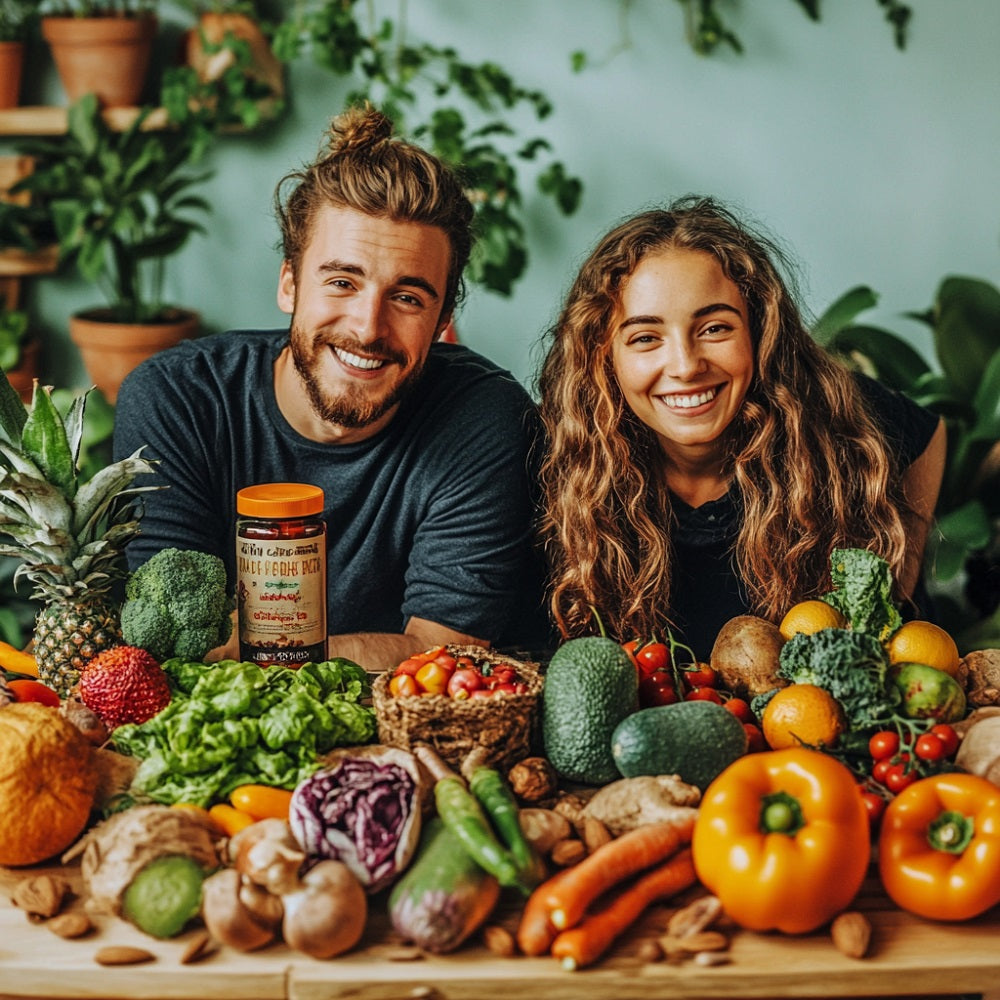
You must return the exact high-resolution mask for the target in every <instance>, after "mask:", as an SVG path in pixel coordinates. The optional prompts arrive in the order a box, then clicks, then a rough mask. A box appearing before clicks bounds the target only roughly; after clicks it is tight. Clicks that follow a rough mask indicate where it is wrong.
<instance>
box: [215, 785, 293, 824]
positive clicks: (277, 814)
mask: <svg viewBox="0 0 1000 1000" xmlns="http://www.w3.org/2000/svg"><path fill="white" fill-rule="evenodd" d="M229 801H230V802H231V803H232V804H233V806H234V807H235V808H236V809H239V810H240V811H241V812H245V813H249V814H250V815H251V816H253V818H254V819H288V807H289V805H290V804H291V801H292V793H291V792H290V791H288V790H287V789H286V788H274V787H272V786H271V785H240V786H239V787H238V788H234V789H233V790H232V791H231V792H230V793H229Z"/></svg>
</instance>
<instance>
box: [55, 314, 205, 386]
mask: <svg viewBox="0 0 1000 1000" xmlns="http://www.w3.org/2000/svg"><path fill="white" fill-rule="evenodd" d="M110 314H111V311H110V310H109V309H90V310H88V311H87V312H83V313H77V314H76V315H75V316H72V317H71V318H70V321H69V335H70V338H71V339H72V341H73V343H74V344H76V346H77V347H78V348H79V349H80V357H81V358H82V359H83V366H84V368H86V369H87V374H88V375H89V376H90V380H91V381H92V382H93V383H94V385H96V386H97V388H98V389H100V390H101V392H102V393H103V394H104V398H105V399H107V401H108V402H109V403H114V401H115V400H116V399H117V398H118V389H119V387H120V386H121V384H122V380H123V379H124V378H125V376H126V375H128V373H129V372H130V371H132V369H133V368H135V367H136V365H138V364H140V363H141V362H143V361H145V360H146V358H151V357H152V356H153V355H154V354H157V353H158V352H160V351H163V350H166V349H167V348H168V347H173V346H175V345H176V344H179V343H180V342H181V341H182V340H190V339H191V338H192V337H196V336H197V335H198V330H199V325H200V322H201V317H200V316H199V315H198V313H196V312H191V311H189V310H187V309H174V310H172V315H173V317H174V319H173V320H168V321H167V322H164V323H116V322H114V321H113V320H112V319H110Z"/></svg>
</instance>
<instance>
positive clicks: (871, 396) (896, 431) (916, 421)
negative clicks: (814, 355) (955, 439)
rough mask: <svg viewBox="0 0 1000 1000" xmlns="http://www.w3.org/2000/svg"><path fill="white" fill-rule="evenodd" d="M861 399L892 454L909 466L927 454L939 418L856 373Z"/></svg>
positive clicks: (906, 398)
mask: <svg viewBox="0 0 1000 1000" xmlns="http://www.w3.org/2000/svg"><path fill="white" fill-rule="evenodd" d="M854 380H855V383H856V384H857V386H858V390H859V391H860V393H861V397H862V399H863V400H864V402H865V405H866V406H867V407H868V410H869V412H870V413H871V415H872V417H873V418H874V420H875V422H876V424H877V425H878V427H879V429H880V430H881V431H882V433H883V434H884V435H885V438H886V441H887V442H888V443H889V445H890V447H891V449H892V451H893V452H894V453H895V454H896V455H897V456H898V457H899V459H900V461H901V463H902V464H903V465H904V466H906V465H909V464H910V463H911V462H913V461H914V460H915V459H916V458H917V457H918V456H920V455H921V454H923V452H924V449H925V448H926V447H927V445H928V444H930V440H931V438H932V437H933V436H934V431H935V430H936V429H937V425H938V419H939V418H938V415H937V414H936V413H933V412H931V411H930V410H928V409H927V408H926V407H924V406H921V405H920V404H919V403H915V402H914V401H913V400H912V399H910V398H909V396H906V395H904V394H903V393H901V392H899V391H897V390H896V389H892V388H890V387H889V386H887V385H884V384H883V383H881V382H879V381H878V380H877V379H874V378H871V377H870V376H868V375H864V374H862V373H861V372H855V373H854Z"/></svg>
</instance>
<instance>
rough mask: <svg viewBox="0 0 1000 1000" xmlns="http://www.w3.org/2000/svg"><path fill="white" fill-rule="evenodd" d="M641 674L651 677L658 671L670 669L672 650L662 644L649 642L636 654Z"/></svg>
mask: <svg viewBox="0 0 1000 1000" xmlns="http://www.w3.org/2000/svg"><path fill="white" fill-rule="evenodd" d="M635 660H636V663H637V664H638V665H639V673H640V674H641V675H642V676H643V677H649V676H650V675H651V674H655V673H656V672H657V671H658V670H669V669H670V650H669V649H668V648H667V647H666V646H665V645H664V644H663V643H662V642H647V643H646V645H645V646H643V647H642V648H641V649H639V650H638V651H637V652H636V654H635Z"/></svg>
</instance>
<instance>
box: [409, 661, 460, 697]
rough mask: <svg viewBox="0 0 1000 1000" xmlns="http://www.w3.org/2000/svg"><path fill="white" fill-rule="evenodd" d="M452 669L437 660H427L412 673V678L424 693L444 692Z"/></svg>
mask: <svg viewBox="0 0 1000 1000" xmlns="http://www.w3.org/2000/svg"><path fill="white" fill-rule="evenodd" d="M451 675H452V671H451V670H449V669H448V667H446V666H444V664H441V663H438V662H437V660H429V661H428V662H427V663H425V664H424V665H423V666H422V667H421V668H420V669H419V670H418V671H417V672H416V673H415V674H414V675H413V677H414V680H416V682H417V684H419V685H420V690H421V691H422V692H423V693H424V694H444V693H445V692H446V691H447V690H448V681H450V680H451Z"/></svg>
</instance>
